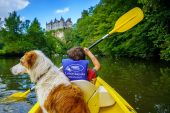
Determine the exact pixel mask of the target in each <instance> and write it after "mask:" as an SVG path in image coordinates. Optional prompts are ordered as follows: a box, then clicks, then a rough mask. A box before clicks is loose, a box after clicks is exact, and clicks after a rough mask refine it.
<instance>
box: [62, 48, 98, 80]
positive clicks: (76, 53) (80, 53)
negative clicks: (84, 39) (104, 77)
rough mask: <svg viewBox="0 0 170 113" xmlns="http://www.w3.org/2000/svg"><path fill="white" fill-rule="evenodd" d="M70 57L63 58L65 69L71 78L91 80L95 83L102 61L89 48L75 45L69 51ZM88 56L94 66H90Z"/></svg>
mask: <svg viewBox="0 0 170 113" xmlns="http://www.w3.org/2000/svg"><path fill="white" fill-rule="evenodd" d="M67 54H68V57H69V59H63V60H62V65H63V71H64V73H65V75H66V76H67V77H68V78H69V79H70V80H89V81H90V82H92V83H95V81H96V76H97V71H98V70H99V69H100V63H99V61H98V60H97V58H96V57H95V56H94V55H93V54H92V53H91V51H90V50H89V49H88V48H81V47H74V48H71V49H70V50H68V52H67ZM85 56H88V57H89V58H90V60H91V61H92V63H93V65H94V67H93V68H88V64H89V61H88V60H85Z"/></svg>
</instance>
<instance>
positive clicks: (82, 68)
mask: <svg viewBox="0 0 170 113" xmlns="http://www.w3.org/2000/svg"><path fill="white" fill-rule="evenodd" d="M88 64H89V61H88V60H78V61H74V60H72V59H63V60H62V65H63V72H64V74H65V75H66V76H67V77H68V78H69V79H70V80H87V69H88Z"/></svg>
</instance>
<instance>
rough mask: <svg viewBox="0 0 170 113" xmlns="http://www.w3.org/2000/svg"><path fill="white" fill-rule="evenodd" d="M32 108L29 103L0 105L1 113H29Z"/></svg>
mask: <svg viewBox="0 0 170 113" xmlns="http://www.w3.org/2000/svg"><path fill="white" fill-rule="evenodd" d="M31 106H32V105H31V104H29V103H27V102H14V103H10V104H0V113H27V112H28V111H29V109H30V108H31Z"/></svg>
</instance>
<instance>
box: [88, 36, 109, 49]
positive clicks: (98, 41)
mask: <svg viewBox="0 0 170 113" xmlns="http://www.w3.org/2000/svg"><path fill="white" fill-rule="evenodd" d="M108 36H110V35H109V34H106V35H105V36H103V37H102V38H101V39H99V40H97V41H96V42H95V43H93V44H92V45H91V46H89V47H88V49H91V48H92V47H94V46H95V45H97V44H98V43H100V42H101V41H103V40H104V39H105V38H107V37H108Z"/></svg>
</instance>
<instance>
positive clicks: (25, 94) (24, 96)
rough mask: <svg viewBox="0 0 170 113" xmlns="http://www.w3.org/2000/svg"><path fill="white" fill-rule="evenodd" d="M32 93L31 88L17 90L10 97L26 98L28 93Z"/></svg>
mask: <svg viewBox="0 0 170 113" xmlns="http://www.w3.org/2000/svg"><path fill="white" fill-rule="evenodd" d="M28 93H30V89H29V90H27V91H25V92H16V93H14V94H12V95H10V96H9V97H10V98H17V97H18V98H26V97H27V94H28Z"/></svg>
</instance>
